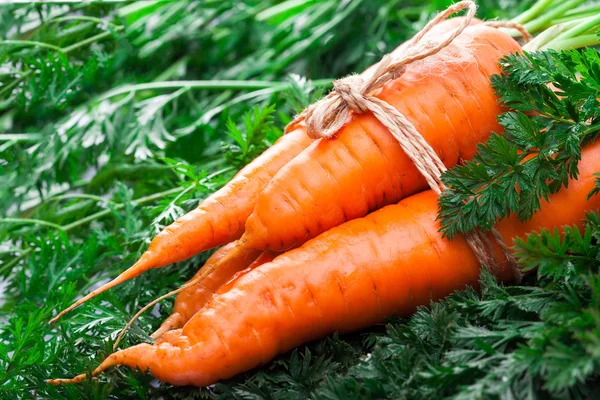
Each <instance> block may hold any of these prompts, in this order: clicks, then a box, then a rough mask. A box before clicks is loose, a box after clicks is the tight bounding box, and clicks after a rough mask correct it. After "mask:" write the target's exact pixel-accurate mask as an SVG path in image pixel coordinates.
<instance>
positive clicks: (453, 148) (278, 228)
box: [238, 25, 520, 251]
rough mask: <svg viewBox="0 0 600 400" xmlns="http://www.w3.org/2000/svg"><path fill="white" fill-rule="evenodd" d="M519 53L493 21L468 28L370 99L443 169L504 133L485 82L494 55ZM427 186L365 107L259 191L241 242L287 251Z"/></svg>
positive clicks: (495, 69)
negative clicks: (397, 117) (398, 117)
mask: <svg viewBox="0 0 600 400" xmlns="http://www.w3.org/2000/svg"><path fill="white" fill-rule="evenodd" d="M517 51H520V46H519V45H518V43H517V42H515V41H514V40H513V39H512V38H511V37H509V36H508V35H506V34H505V33H503V32H501V31H500V30H498V29H495V28H491V27H487V26H483V25H477V26H471V27H467V28H466V29H465V30H464V31H463V33H462V34H461V35H460V36H458V37H457V38H456V39H455V41H454V42H452V43H451V44H450V45H449V46H448V47H447V48H446V49H444V50H442V52H440V53H438V54H437V55H434V56H432V57H430V58H428V59H427V60H424V61H423V62H420V63H416V64H413V65H411V66H409V68H408V70H407V72H406V73H405V74H404V75H403V76H401V77H400V78H399V79H396V80H394V81H391V82H389V83H388V84H386V85H385V86H384V87H383V88H381V89H380V90H379V91H378V93H376V94H375V96H376V97H378V98H380V99H382V100H384V101H386V102H387V103H389V104H390V105H392V106H393V107H395V108H396V109H397V110H398V111H400V112H401V113H402V114H403V115H405V116H406V118H407V119H408V120H409V121H410V122H411V123H412V124H413V125H414V126H415V127H416V128H417V130H418V131H419V132H420V133H421V134H422V135H423V137H424V138H425V140H426V141H427V142H428V143H429V144H430V145H431V146H432V148H433V149H434V150H435V151H436V152H437V154H438V155H439V156H440V158H441V160H442V161H443V162H444V164H445V165H446V166H447V167H452V166H454V165H456V164H457V163H458V162H460V161H461V160H463V159H469V158H471V157H472V155H473V154H474V153H475V151H476V145H477V144H478V143H481V142H483V141H485V140H486V139H487V138H488V137H489V136H490V133H491V132H494V131H495V132H500V131H501V130H502V128H501V126H500V125H499V123H498V122H497V120H496V118H497V116H498V115H500V114H501V112H502V111H503V108H502V107H501V106H500V105H499V104H498V101H497V98H496V96H495V95H494V91H493V89H492V87H491V85H490V77H491V76H492V75H494V74H498V73H500V72H501V71H500V67H499V66H498V60H499V59H500V58H501V57H502V56H505V55H507V54H510V53H514V52H517ZM427 187H428V185H427V183H426V181H425V179H424V178H423V177H422V176H421V174H420V173H419V172H418V170H417V168H416V167H415V166H414V165H413V163H412V161H411V160H410V159H409V158H408V156H407V155H406V154H405V153H404V152H403V150H402V149H401V147H400V145H399V144H398V142H397V140H396V139H395V138H394V137H393V136H392V135H391V134H390V133H389V131H388V130H387V129H386V128H385V127H384V126H383V125H382V124H381V123H380V122H379V121H378V120H377V119H376V118H375V117H374V116H373V115H372V114H371V113H367V114H362V115H354V116H353V117H352V118H351V119H350V120H349V121H348V122H347V124H346V125H345V126H344V127H343V128H342V129H341V130H340V131H339V132H338V134H337V135H336V137H335V138H333V139H327V140H324V139H321V140H317V141H315V142H314V143H313V144H311V145H310V146H309V147H308V148H307V149H306V150H304V151H303V152H302V153H301V154H300V155H298V156H297V157H296V158H294V160H292V161H291V162H289V163H288V164H287V165H286V166H285V167H283V168H282V169H281V170H279V172H278V173H277V174H276V175H275V176H274V177H273V179H272V180H271V181H270V182H269V184H268V185H267V186H266V187H265V189H264V191H263V192H262V193H261V194H260V196H259V197H258V200H257V202H256V206H255V208H254V211H253V213H252V214H251V215H250V217H249V218H248V220H247V221H246V231H245V233H244V235H243V236H242V238H241V239H240V241H239V242H238V246H239V247H244V248H252V249H271V250H275V251H283V250H288V249H290V248H293V247H296V246H298V245H300V244H302V243H304V242H305V241H306V240H308V239H310V238H313V237H315V236H317V235H319V234H320V233H322V232H324V231H326V230H328V229H330V228H332V227H334V226H337V225H339V224H341V223H343V222H344V221H347V220H351V219H354V218H359V217H362V216H364V215H366V214H368V213H369V212H370V211H373V210H376V209H378V208H381V207H383V206H385V205H387V204H392V203H395V202H397V201H399V200H400V199H402V198H404V197H407V196H410V195H412V194H414V193H417V192H420V191H422V190H425V189H426V188H427Z"/></svg>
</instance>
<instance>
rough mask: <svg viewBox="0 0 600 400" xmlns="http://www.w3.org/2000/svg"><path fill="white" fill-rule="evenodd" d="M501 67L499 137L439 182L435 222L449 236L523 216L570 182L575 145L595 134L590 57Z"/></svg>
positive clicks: (597, 72)
mask: <svg viewBox="0 0 600 400" xmlns="http://www.w3.org/2000/svg"><path fill="white" fill-rule="evenodd" d="M501 64H502V68H503V70H504V72H505V74H504V75H497V76H495V77H494V78H493V79H492V84H493V86H494V89H495V90H496V92H497V94H498V95H499V96H500V99H501V101H502V102H503V103H504V104H505V105H506V106H507V107H509V108H510V109H511V110H510V111H509V112H506V113H504V114H503V115H501V116H500V118H499V121H500V123H501V124H502V126H503V127H504V128H505V131H504V132H503V133H502V135H497V134H495V135H492V137H491V138H490V139H489V140H488V141H487V142H486V143H484V144H480V145H479V146H478V147H477V155H476V156H475V157H474V158H473V160H471V161H468V162H466V163H465V164H464V165H462V166H458V167H456V168H453V169H451V170H450V171H448V172H447V173H446V174H445V175H444V176H443V181H444V183H445V184H446V185H447V186H449V187H450V190H448V191H446V192H445V193H443V194H442V196H441V198H440V212H439V218H440V220H441V226H442V231H443V232H444V234H445V235H446V236H448V237H450V238H451V237H453V236H454V235H455V234H457V233H465V232H468V231H470V230H471V229H473V228H475V227H478V228H480V229H484V230H489V229H491V227H492V226H493V224H494V223H495V222H496V221H497V220H498V219H501V218H503V217H505V216H507V215H508V214H510V213H517V214H518V215H519V218H520V219H522V220H526V219H529V218H531V216H532V215H533V213H534V212H536V211H537V210H538V209H539V208H540V201H543V200H547V199H548V195H549V194H550V193H553V192H556V191H557V190H559V189H561V188H562V187H563V186H565V184H566V182H567V180H568V179H569V178H570V177H571V178H576V177H577V174H578V170H577V162H578V161H579V160H580V158H581V146H582V145H584V144H585V143H586V142H588V141H591V140H594V139H595V138H596V137H597V136H598V134H599V133H600V101H598V98H600V55H599V53H598V51H596V50H595V49H591V48H590V49H587V50H585V51H576V50H572V51H565V52H560V53H557V52H555V51H553V50H548V51H544V52H536V53H526V55H525V56H517V55H511V56H508V57H506V58H505V59H504V60H503V61H502V62H501ZM549 84H553V86H554V88H552V87H550V86H548V85H549Z"/></svg>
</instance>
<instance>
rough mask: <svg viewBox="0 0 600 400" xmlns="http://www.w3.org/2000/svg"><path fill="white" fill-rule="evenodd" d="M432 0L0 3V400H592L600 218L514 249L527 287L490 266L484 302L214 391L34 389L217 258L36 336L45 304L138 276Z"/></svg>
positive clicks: (438, 1)
mask: <svg viewBox="0 0 600 400" xmlns="http://www.w3.org/2000/svg"><path fill="white" fill-rule="evenodd" d="M423 3H424V2H422V1H416V0H402V1H397V0H377V1H366V0H356V1H351V2H349V1H338V0H324V1H312V0H300V1H284V2H278V1H274V0H273V1H271V0H267V1H258V0H256V1H254V0H245V1H243V2H240V1H229V0H225V1H214V0H200V1H194V2H188V1H144V2H126V1H123V2H97V3H95V2H86V3H79V4H77V3H68V4H66V3H62V4H61V3H52V4H50V3H45V4H42V3H31V4H6V5H0V64H1V65H2V67H0V84H1V85H0V215H2V216H4V217H3V218H2V219H0V240H1V243H2V244H1V245H0V277H1V280H0V287H2V289H0V321H1V322H0V398H2V399H4V398H6V399H15V398H40V399H45V398H54V399H64V398H68V399H82V398H90V399H92V398H93V399H96V398H97V399H104V398H119V399H127V398H143V399H160V398H176V399H203V398H213V397H220V398H236V399H242V398H243V399H262V398H273V399H275V398H277V399H279V398H290V399H295V398H325V399H338V398H345V399H348V398H349V399H353V398H356V399H358V398H364V397H366V396H368V397H374V398H377V397H379V398H402V397H408V398H437V397H458V398H480V397H486V396H488V395H489V396H491V397H496V398H498V397H504V398H508V397H510V396H511V395H512V396H513V397H515V398H521V397H528V398H540V397H543V396H547V395H552V396H554V397H563V398H564V397H568V396H569V395H570V396H574V397H576V396H579V397H585V395H586V393H590V392H591V391H592V390H594V386H593V384H592V383H591V382H593V380H594V378H595V377H597V370H598V367H597V359H598V352H597V343H598V342H597V332H598V328H597V326H596V325H595V324H597V321H598V319H597V310H596V308H597V301H596V296H597V294H598V293H600V289H599V288H598V284H597V282H596V280H597V277H596V275H597V266H598V255H597V240H598V226H599V224H598V223H597V217H594V216H590V223H589V224H588V228H587V231H586V232H585V233H584V234H583V235H582V236H581V238H579V237H578V236H577V233H576V232H575V231H570V233H569V235H567V237H565V238H563V239H562V240H561V239H559V238H558V237H556V236H553V235H551V234H541V235H537V236H535V235H534V236H531V237H530V238H529V239H528V241H527V242H523V243H520V244H519V246H520V247H519V252H520V253H519V256H520V259H521V260H523V263H524V265H525V266H528V267H530V268H534V267H539V271H540V272H539V277H531V278H529V280H528V281H527V282H526V284H527V285H525V286H521V287H513V288H505V287H502V286H499V285H498V284H497V283H496V282H495V281H494V279H493V278H492V277H491V276H490V275H489V274H487V273H485V272H484V273H483V275H482V283H481V288H482V292H481V293H482V294H481V295H478V294H477V293H476V292H475V291H474V290H467V291H465V292H462V293H457V294H455V295H453V296H452V297H450V298H449V299H447V300H445V301H444V302H440V303H435V304H432V306H431V307H430V308H423V309H421V310H420V311H419V312H418V313H417V314H416V315H415V316H414V317H412V318H411V319H410V320H396V319H393V320H390V322H389V324H387V325H386V326H385V327H383V326H381V327H374V328H373V329H371V330H369V331H368V332H363V333H358V334H355V335H349V336H345V337H338V336H337V335H334V336H332V337H330V338H327V339H325V340H322V341H320V342H317V343H313V344H309V345H307V346H304V347H302V348H300V349H298V350H296V351H294V352H292V353H291V354H287V355H283V356H281V357H279V358H278V359H277V360H275V361H273V362H272V363H270V364H268V365H267V366H265V367H263V368H261V369H258V370H254V371H250V372H248V373H246V374H243V375H241V376H239V377H236V378H235V379H233V380H231V381H229V382H224V383H220V384H218V385H216V386H214V387H211V388H205V389H198V388H176V387H172V386H170V385H165V384H161V383H158V382H156V381H155V380H154V379H153V378H152V377H151V376H147V375H143V374H141V373H140V372H139V371H131V370H129V369H126V368H118V369H117V368H114V369H111V370H110V371H108V372H107V373H106V374H103V375H102V376H101V377H100V378H99V379H98V380H92V381H89V382H85V383H83V384H80V385H73V386H63V387H54V386H50V385H47V384H45V379H47V378H50V377H67V376H72V375H73V374H75V373H79V372H83V371H91V369H93V368H94V367H95V366H96V365H97V364H98V362H99V361H100V360H102V359H103V358H104V357H105V356H106V355H107V354H108V353H110V352H111V351H112V344H113V342H114V340H115V338H116V335H117V334H118V333H119V331H120V329H121V328H122V327H123V326H124V324H125V323H126V321H127V320H128V319H129V318H130V317H131V316H132V315H133V314H134V313H135V312H136V311H137V310H138V309H139V308H140V307H142V306H143V305H145V304H146V303H147V302H149V301H150V300H151V299H153V298H155V297H156V296H157V295H162V294H165V293H167V292H168V291H170V290H172V289H173V288H175V287H177V286H178V285H181V284H182V283H183V282H184V281H185V280H186V279H188V278H189V277H191V276H192V275H193V273H194V272H195V270H196V269H197V267H198V265H199V264H200V263H201V262H202V260H204V259H205V258H206V257H207V256H208V254H202V255H199V256H197V257H194V258H193V259H191V260H188V261H186V262H182V263H178V264H177V265H175V266H171V267H168V268H164V269H161V270H155V271H149V272H148V273H146V274H144V275H143V276H141V277H139V278H137V279H135V280H133V281H131V282H128V283H126V284H124V285H122V286H120V287H119V288H116V289H115V290H112V291H109V292H107V293H106V294H103V295H102V296H100V297H99V298H98V299H96V300H94V301H93V302H90V303H89V304H86V305H84V306H82V307H81V308H79V309H78V310H77V311H76V312H74V313H72V314H70V315H68V316H67V317H66V318H65V319H63V320H62V321H60V322H59V323H58V324H56V325H52V326H49V325H48V324H47V321H48V320H49V319H50V317H51V316H52V313H53V311H54V310H56V309H62V308H64V307H66V306H67V305H69V304H70V303H71V302H72V301H73V300H74V299H75V298H76V297H77V296H80V295H82V294H83V293H86V292H88V291H89V290H90V288H93V287H96V286H97V285H99V284H100V283H103V282H106V280H107V279H109V278H111V277H114V276H116V275H117V274H118V273H119V272H120V271H122V270H124V269H125V268H126V267H128V266H130V265H131V264H132V263H133V262H134V260H135V259H136V258H137V257H138V256H139V254H140V252H141V251H142V250H144V249H145V247H146V246H147V244H148V242H149V239H150V238H151V237H152V236H154V235H155V234H156V233H157V232H158V231H159V230H160V229H161V228H163V227H164V226H166V225H167V224H169V223H170V222H172V221H173V220H174V219H175V218H177V217H178V216H180V215H182V214H183V213H184V212H186V211H187V210H190V209H192V208H193V207H195V206H196V205H197V204H198V202H199V201H200V200H201V199H203V198H204V197H206V196H207V195H208V194H209V193H212V192H213V191H215V190H216V189H218V188H219V187H220V186H221V185H223V184H224V183H225V182H226V181H227V179H229V178H230V177H231V176H232V175H233V174H234V172H235V171H236V170H237V169H238V168H239V167H240V166H242V165H244V164H245V163H247V162H248V161H249V160H250V159H252V158H253V157H254V156H255V155H256V154H258V153H259V152H260V151H261V150H262V149H263V148H264V147H265V146H266V145H267V144H268V143H271V142H272V141H273V140H275V139H276V137H277V136H278V135H280V134H281V130H282V128H283V126H285V124H286V123H288V122H289V121H290V120H291V118H292V116H293V115H294V114H296V113H298V112H299V111H301V110H302V109H303V108H304V107H305V106H306V105H307V104H309V103H311V102H312V101H314V100H315V99H316V98H319V97H320V95H321V93H322V90H323V89H324V88H326V87H327V86H328V84H329V82H330V78H333V77H340V76H343V75H346V74H348V73H351V72H356V71H360V70H363V69H364V68H365V67H367V66H369V65H371V64H372V63H373V62H375V61H377V60H379V59H380V58H381V56H382V55H383V54H384V53H386V52H389V51H390V50H391V49H393V48H394V47H395V46H396V45H398V44H399V43H400V42H402V41H403V40H404V39H406V38H408V37H409V36H411V35H412V34H414V33H415V32H416V30H418V29H419V28H420V27H422V26H423V25H424V23H425V22H426V21H427V20H428V19H429V18H430V17H431V15H433V13H434V12H435V11H437V10H440V9H442V8H444V7H446V6H447V5H448V4H449V3H450V1H447V0H435V1H432V2H430V3H428V4H423ZM531 3H532V1H529V2H522V1H517V0H503V1H500V2H498V1H493V0H489V1H488V0H485V1H481V2H480V8H479V12H478V15H479V16H480V17H490V18H492V17H498V18H500V19H505V18H509V17H512V16H514V15H516V14H517V13H519V12H522V11H524V10H525V9H526V8H527V7H528V6H529V5H530V4H531ZM357 32H359V33H360V34H357ZM540 57H542V56H541V55H540ZM547 57H549V58H548V60H550V59H553V58H552V57H564V56H547ZM585 57H590V60H591V61H593V60H592V58H591V57H592V55H591V54H590V55H586V56H585ZM510 62H512V63H514V69H515V71H521V69H520V64H518V63H519V62H521V63H527V62H531V61H527V60H525V59H512V61H510ZM543 62H545V61H544V60H543V59H540V61H539V63H540V65H542V64H543ZM564 62H565V63H567V64H566V66H565V68H569V67H570V64H569V63H570V62H573V61H568V60H566V61H564ZM511 65H512V64H511ZM590 71H592V69H591V67H590ZM532 85H533V83H532ZM580 104H581V103H580V102H575V103H574V108H575V110H576V111H577V110H579V109H578V107H579V106H580ZM579 112H580V111H579ZM586 112H587V111H586ZM590 112H592V111H590ZM228 132H229V135H228V134H227V133H228ZM170 304H171V303H169V302H165V303H164V304H161V305H159V306H157V307H156V308H155V309H154V310H153V311H152V312H151V313H149V314H147V315H144V316H142V317H141V318H140V320H139V321H137V322H136V323H135V324H134V325H133V327H132V329H131V330H130V331H129V332H128V333H127V335H126V336H125V339H124V341H123V343H122V346H127V345H130V344H134V343H139V342H143V341H149V340H150V338H149V337H148V336H147V333H148V332H151V331H153V329H155V328H156V327H157V326H158V325H159V324H160V322H161V320H162V319H164V317H165V316H166V315H167V314H168V313H169V312H170V307H171V305H170ZM545 358H548V360H549V361H548V362H546V361H544V360H545ZM484 393H485V396H484V395H483V394H484Z"/></svg>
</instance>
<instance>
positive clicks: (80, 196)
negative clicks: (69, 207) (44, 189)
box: [46, 193, 114, 203]
mask: <svg viewBox="0 0 600 400" xmlns="http://www.w3.org/2000/svg"><path fill="white" fill-rule="evenodd" d="M65 199H86V200H94V201H97V202H100V203H114V201H112V200H110V199H105V198H104V197H100V196H95V195H93V194H86V193H67V194H60V195H57V196H53V197H50V198H48V199H46V201H60V200H65Z"/></svg>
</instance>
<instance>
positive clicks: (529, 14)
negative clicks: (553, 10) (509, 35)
mask: <svg viewBox="0 0 600 400" xmlns="http://www.w3.org/2000/svg"><path fill="white" fill-rule="evenodd" d="M553 2H554V0H538V1H537V2H536V3H535V4H534V5H533V6H531V7H530V8H529V9H528V10H527V11H525V12H524V13H522V14H521V15H518V16H517V17H515V18H513V21H514V22H516V23H518V24H525V23H527V22H529V21H531V20H532V19H534V18H535V17H537V16H538V15H540V14H541V13H542V12H543V11H544V10H546V9H547V8H548V6H550V4H552V3H553Z"/></svg>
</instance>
